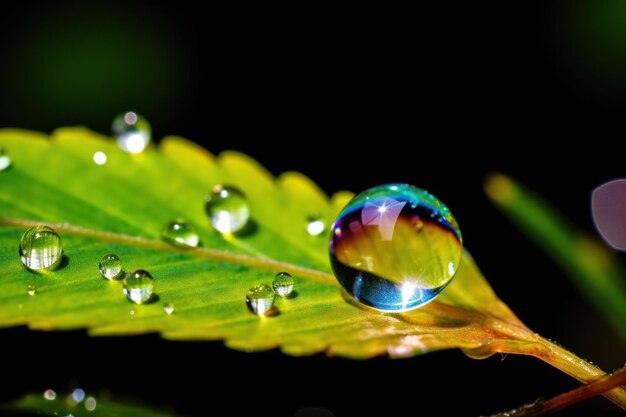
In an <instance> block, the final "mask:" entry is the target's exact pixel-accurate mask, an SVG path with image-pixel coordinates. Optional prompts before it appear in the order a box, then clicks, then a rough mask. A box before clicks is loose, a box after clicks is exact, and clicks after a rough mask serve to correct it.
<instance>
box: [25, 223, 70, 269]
mask: <svg viewBox="0 0 626 417" xmlns="http://www.w3.org/2000/svg"><path fill="white" fill-rule="evenodd" d="M62 252H63V251H62V249H61V238H60V237H59V234H58V233H57V232H56V231H55V230H54V229H52V228H51V227H48V226H34V227H31V228H30V229H28V230H27V231H26V232H25V233H24V234H23V235H22V239H21V240H20V249H19V253H20V258H21V259H22V263H23V264H24V266H25V267H26V268H28V269H30V270H32V271H40V270H46V269H54V267H56V266H57V265H58V264H59V262H60V261H61V257H62Z"/></svg>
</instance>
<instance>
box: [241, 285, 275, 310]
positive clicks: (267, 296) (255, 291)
mask: <svg viewBox="0 0 626 417" xmlns="http://www.w3.org/2000/svg"><path fill="white" fill-rule="evenodd" d="M275 299H276V294H274V291H272V289H271V288H270V287H268V286H267V285H265V284H259V285H255V286H254V287H252V288H250V289H249V290H248V292H247V293H246V305H247V306H248V309H249V310H250V311H251V312H252V313H254V314H257V315H259V316H264V315H265V314H266V313H267V312H268V311H269V310H270V309H271V308H272V307H273V306H274V300H275Z"/></svg>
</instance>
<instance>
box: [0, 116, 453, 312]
mask: <svg viewBox="0 0 626 417" xmlns="http://www.w3.org/2000/svg"><path fill="white" fill-rule="evenodd" d="M112 130H113V134H114V135H115V137H116V139H117V142H118V145H119V146H120V148H121V149H122V150H124V151H125V152H128V153H132V154H137V153H141V152H143V151H144V150H145V149H146V147H147V146H148V145H149V143H150V140H151V128H150V124H149V123H148V122H147V120H146V119H145V118H143V117H142V116H140V115H138V114H137V113H134V112H126V113H124V114H121V115H119V116H117V117H116V118H115V119H114V121H113V125H112ZM107 160H108V157H107V155H106V154H105V153H104V152H102V151H97V152H95V153H94V154H93V161H94V162H95V163H96V164H97V165H104V164H106V163H107ZM10 166H11V159H10V158H9V156H8V155H7V153H6V151H5V150H4V149H3V148H0V171H4V170H6V169H7V168H9V167H10ZM398 190H400V191H398ZM361 200H362V201H361ZM368 200H369V201H370V202H369V203H367V201H368ZM407 203H411V204H412V205H411V207H412V208H413V210H414V211H413V212H411V213H412V214H411V215H412V218H411V220H410V222H409V224H410V225H411V227H412V231H413V233H414V235H422V236H423V234H422V231H423V230H424V228H425V221H428V222H430V223H432V222H433V219H435V220H436V221H437V223H439V224H442V225H444V227H447V228H448V229H449V230H450V231H451V232H452V234H453V235H456V236H457V238H458V242H459V246H458V249H455V251H456V252H455V253H453V252H450V254H449V255H447V256H448V257H449V259H451V260H450V261H449V264H446V268H447V269H446V272H445V274H447V275H446V277H447V278H446V281H442V282H443V284H442V285H441V288H443V287H444V286H445V285H446V284H447V282H448V281H449V280H450V279H451V278H452V276H453V275H454V273H455V272H456V268H457V267H458V259H456V256H457V253H460V250H461V249H460V241H461V237H460V230H459V229H458V226H457V225H456V220H454V217H452V214H451V213H450V211H449V209H448V208H447V207H446V206H445V205H443V203H441V202H440V201H439V200H437V199H436V198H435V197H434V196H432V195H431V194H429V193H427V192H425V191H423V190H420V189H418V188H415V187H412V186H408V185H406V184H389V185H384V186H379V187H374V188H372V189H370V190H367V191H365V192H364V193H362V194H360V195H359V196H357V197H355V198H354V199H353V200H352V201H351V202H350V204H349V205H348V206H347V207H346V208H344V210H343V212H342V213H341V214H340V215H339V217H338V219H337V221H336V222H335V224H334V225H333V233H332V234H331V263H332V265H333V269H334V272H335V275H336V276H337V278H338V280H339V282H340V283H341V284H342V285H344V284H346V283H347V282H349V283H350V288H352V289H360V288H362V287H363V283H362V282H361V281H363V280H366V279H369V278H364V277H368V276H371V277H374V278H372V279H376V280H378V281H372V282H374V283H376V282H379V281H380V282H383V284H384V279H381V278H379V277H377V276H376V273H379V272H380V271H373V272H376V273H371V272H372V271H362V270H359V269H351V268H356V267H354V266H353V264H354V265H361V264H362V263H361V262H357V261H354V260H352V259H348V258H346V256H348V255H342V252H340V251H339V252H338V251H337V248H338V247H339V248H341V247H342V244H343V242H341V238H342V237H343V236H344V234H345V232H346V231H345V230H342V229H341V228H340V226H338V225H340V224H341V221H342V220H343V218H344V217H346V216H348V215H352V213H353V212H354V210H356V209H354V208H352V207H353V206H354V207H357V209H358V210H359V213H360V216H361V217H360V218H359V220H360V224H361V225H360V226H359V225H358V224H356V222H353V223H350V229H351V232H352V234H355V233H356V234H358V232H356V230H362V229H363V227H364V226H372V225H375V226H377V227H378V230H379V231H378V232H376V233H379V234H380V237H381V238H382V240H392V239H393V238H392V236H393V233H394V230H395V228H396V221H397V219H399V218H400V217H399V216H400V215H401V213H402V212H403V211H402V210H403V209H404V207H405V205H406V204H407ZM368 204H369V208H368ZM420 204H421V206H420ZM359 205H360V206H359ZM417 206H420V207H422V209H420V210H421V211H420V210H416V209H415V207H417ZM372 207H374V208H375V209H376V213H374V212H373V211H372ZM361 210H362V212H361ZM368 210H369V211H368ZM205 211H206V213H207V215H208V217H209V221H210V225H211V226H212V227H213V229H215V230H216V231H217V232H218V233H220V234H223V235H233V234H235V235H238V234H242V233H245V232H246V230H248V229H249V228H250V204H249V202H248V199H247V198H246V195H245V194H244V193H243V191H241V190H240V189H239V188H237V187H235V186H232V185H222V184H219V185H216V186H214V187H213V189H212V190H211V192H210V193H209V194H207V195H206V196H205ZM370 212H371V213H370ZM426 214H429V218H427V217H424V216H425V215H426ZM305 220H306V221H305V230H306V232H307V233H308V234H309V235H310V236H321V235H323V234H324V232H325V231H326V222H325V221H324V219H323V218H322V217H321V216H320V215H319V214H318V213H310V214H308V215H307V216H306V219H305ZM430 223H429V224H430ZM363 230H365V229H363ZM368 230H369V229H368ZM372 230H373V229H372ZM408 236H410V234H409V235H408ZM430 236H432V233H431V234H430ZM161 237H162V238H163V240H164V241H166V242H168V243H170V244H172V245H175V246H178V247H182V248H195V247H198V246H199V245H200V236H199V233H198V231H197V229H196V227H195V226H194V225H193V224H191V223H189V222H188V221H186V220H185V219H181V218H177V219H174V220H172V221H170V222H168V223H166V224H165V226H164V227H163V229H162V231H161ZM380 237H379V238H378V240H380ZM357 238H358V237H357ZM366 238H367V239H371V238H370V237H366ZM361 239H363V238H361ZM372 242H373V241H372ZM370 243H371V242H370ZM402 243H403V244H404V243H406V242H402ZM344 246H345V245H344ZM374 246H376V245H374ZM353 252H358V251H352V252H345V253H353ZM19 253H20V258H21V260H22V263H23V264H24V266H26V268H28V269H29V270H32V271H43V270H52V269H54V268H56V267H57V266H58V265H59V263H60V262H61V259H62V248H61V240H60V237H59V235H58V234H57V233H56V231H54V230H53V229H52V228H50V227H49V226H35V227H32V228H30V229H28V230H27V231H26V232H25V233H24V235H23V236H22V238H21V240H20V247H19ZM341 256H344V258H341ZM391 256H395V255H393V254H392V255H391ZM459 256H460V255H459ZM380 263H381V265H383V267H380V266H378V267H377V268H379V269H381V270H382V269H384V263H385V260H384V259H382V260H381V262H380ZM98 266H99V270H100V275H101V276H102V277H103V278H104V279H106V280H108V281H117V280H121V281H123V292H124V294H125V295H126V297H127V298H128V299H129V300H130V301H132V302H134V303H137V304H143V303H146V302H149V301H151V300H152V299H153V298H154V294H153V291H154V282H153V281H154V280H153V278H152V275H151V274H150V273H149V272H147V271H145V270H136V271H133V272H131V273H125V272H124V270H123V267H122V261H121V260H120V258H119V257H118V256H117V255H115V254H107V255H105V256H104V257H103V258H102V259H101V260H100V262H99V265H98ZM416 267H421V266H420V265H419V263H417V265H416ZM351 271H356V272H351ZM366 272H367V273H366ZM349 274H356V275H357V280H361V281H359V282H356V281H354V282H353V278H352V277H349V278H346V276H348V275H349ZM391 275H393V273H392V274H391ZM390 279H395V278H394V277H393V276H392V277H391V278H390ZM390 282H393V281H390ZM383 284H377V285H382V286H381V287H380V288H381V290H380V294H379V295H380V296H381V297H385V299H389V298H393V297H395V296H396V294H392V292H393V291H395V290H393V291H392V290H391V288H393V285H395V287H397V288H400V287H398V286H397V285H396V284H393V285H392V286H390V285H389V284H384V285H383ZM409 284H410V285H411V286H410V288H409V287H408V285H409ZM428 285H431V284H426V286H428ZM432 285H434V284H432ZM423 286H424V283H407V282H405V283H402V286H401V289H398V290H397V291H398V296H399V297H402V299H403V304H394V305H392V306H386V305H383V304H380V305H379V304H376V303H375V302H374V301H372V300H368V299H366V298H365V297H362V294H361V293H360V292H359V293H355V294H353V293H350V294H351V295H352V296H354V297H355V298H356V299H357V300H359V301H361V302H364V303H365V304H369V305H370V306H371V307H374V308H378V309H381V310H388V311H402V310H406V309H411V308H414V306H411V307H407V306H408V304H407V298H408V299H411V297H413V298H415V297H419V298H417V301H412V302H413V304H414V305H416V306H419V305H421V304H423V303H425V302H427V301H428V300H425V301H422V299H423V298H424V297H425V295H424V294H425V293H426V291H423V290H421V289H420V288H421V287H423ZM370 287H375V285H370ZM344 288H347V287H346V285H344ZM359 291H360V290H359ZM437 291H439V290H437ZM349 292H350V291H349ZM409 292H410V294H409ZM27 293H28V294H29V295H31V296H34V295H35V294H36V293H37V290H36V288H35V286H33V285H29V286H28V288H27ZM294 294H295V292H294V279H293V277H292V276H291V275H290V274H289V273H287V272H279V273H277V274H276V276H275V277H274V280H273V282H272V286H271V287H269V286H267V285H265V284H259V285H256V286H254V287H252V288H250V289H249V290H248V292H247V293H246V304H247V306H248V308H249V310H250V311H251V312H252V313H254V314H257V315H259V316H264V315H267V314H268V313H269V312H270V311H271V310H272V309H273V308H274V302H275V299H276V296H278V297H281V298H290V297H292V296H293V295H294ZM437 294H438V292H436V293H433V294H432V295H427V296H426V297H431V299H432V298H434V297H435V296H436V295H437ZM369 296H370V297H373V299H375V298H376V296H377V295H376V294H374V295H372V294H369ZM163 311H164V312H165V313H166V314H168V315H171V314H172V313H173V312H174V305H173V304H172V303H170V302H166V303H164V304H163Z"/></svg>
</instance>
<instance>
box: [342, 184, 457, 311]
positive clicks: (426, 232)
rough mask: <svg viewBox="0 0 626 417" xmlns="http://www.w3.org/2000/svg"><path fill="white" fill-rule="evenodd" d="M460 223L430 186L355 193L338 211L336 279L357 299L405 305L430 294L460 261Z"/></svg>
mask: <svg viewBox="0 0 626 417" xmlns="http://www.w3.org/2000/svg"><path fill="white" fill-rule="evenodd" d="M461 253H462V240H461V231H460V229H459V226H458V224H457V222H456V220H455V219H454V217H453V216H452V213H450V210H449V209H448V208H447V207H446V206H445V205H444V204H443V203H442V202H441V201H439V200H438V199H437V198H435V197H434V196H433V195H432V194H430V193H429V192H427V191H425V190H422V189H419V188H416V187H413V186H411V185H408V184H388V185H381V186H378V187H374V188H370V189H369V190H367V191H364V192H363V193H361V194H359V195H357V196H356V197H355V198H354V199H353V200H352V201H351V202H350V203H349V204H348V205H347V206H346V207H345V208H344V209H343V210H342V211H341V213H340V214H339V216H338V217H337V220H336V221H335V223H334V224H333V227H332V233H331V238H330V261H331V265H332V268H333V271H334V273H335V276H336V277H337V280H338V281H339V283H340V284H341V285H342V286H343V288H344V289H345V290H346V291H347V292H348V293H349V294H350V295H352V296H353V297H354V298H355V299H356V300H358V301H360V302H361V303H363V304H365V305H367V306H369V307H372V308H375V309H377V310H381V311H406V310H411V309H414V308H417V307H420V306H422V305H424V304H426V303H427V302H429V301H431V300H433V299H434V298H435V297H436V296H437V295H438V294H439V293H440V292H441V291H442V290H443V289H444V288H445V286H446V285H448V283H449V282H450V281H451V280H452V277H453V276H454V274H455V273H456V270H457V268H458V266H459V263H460V261H461Z"/></svg>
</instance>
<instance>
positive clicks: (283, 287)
mask: <svg viewBox="0 0 626 417" xmlns="http://www.w3.org/2000/svg"><path fill="white" fill-rule="evenodd" d="M293 285H294V280H293V277H292V276H291V275H289V273H287V272H279V273H278V274H276V276H275V277H274V281H273V282H272V287H273V288H274V292H275V293H276V294H277V295H279V296H281V297H289V296H290V295H291V294H292V292H293Z"/></svg>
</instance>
